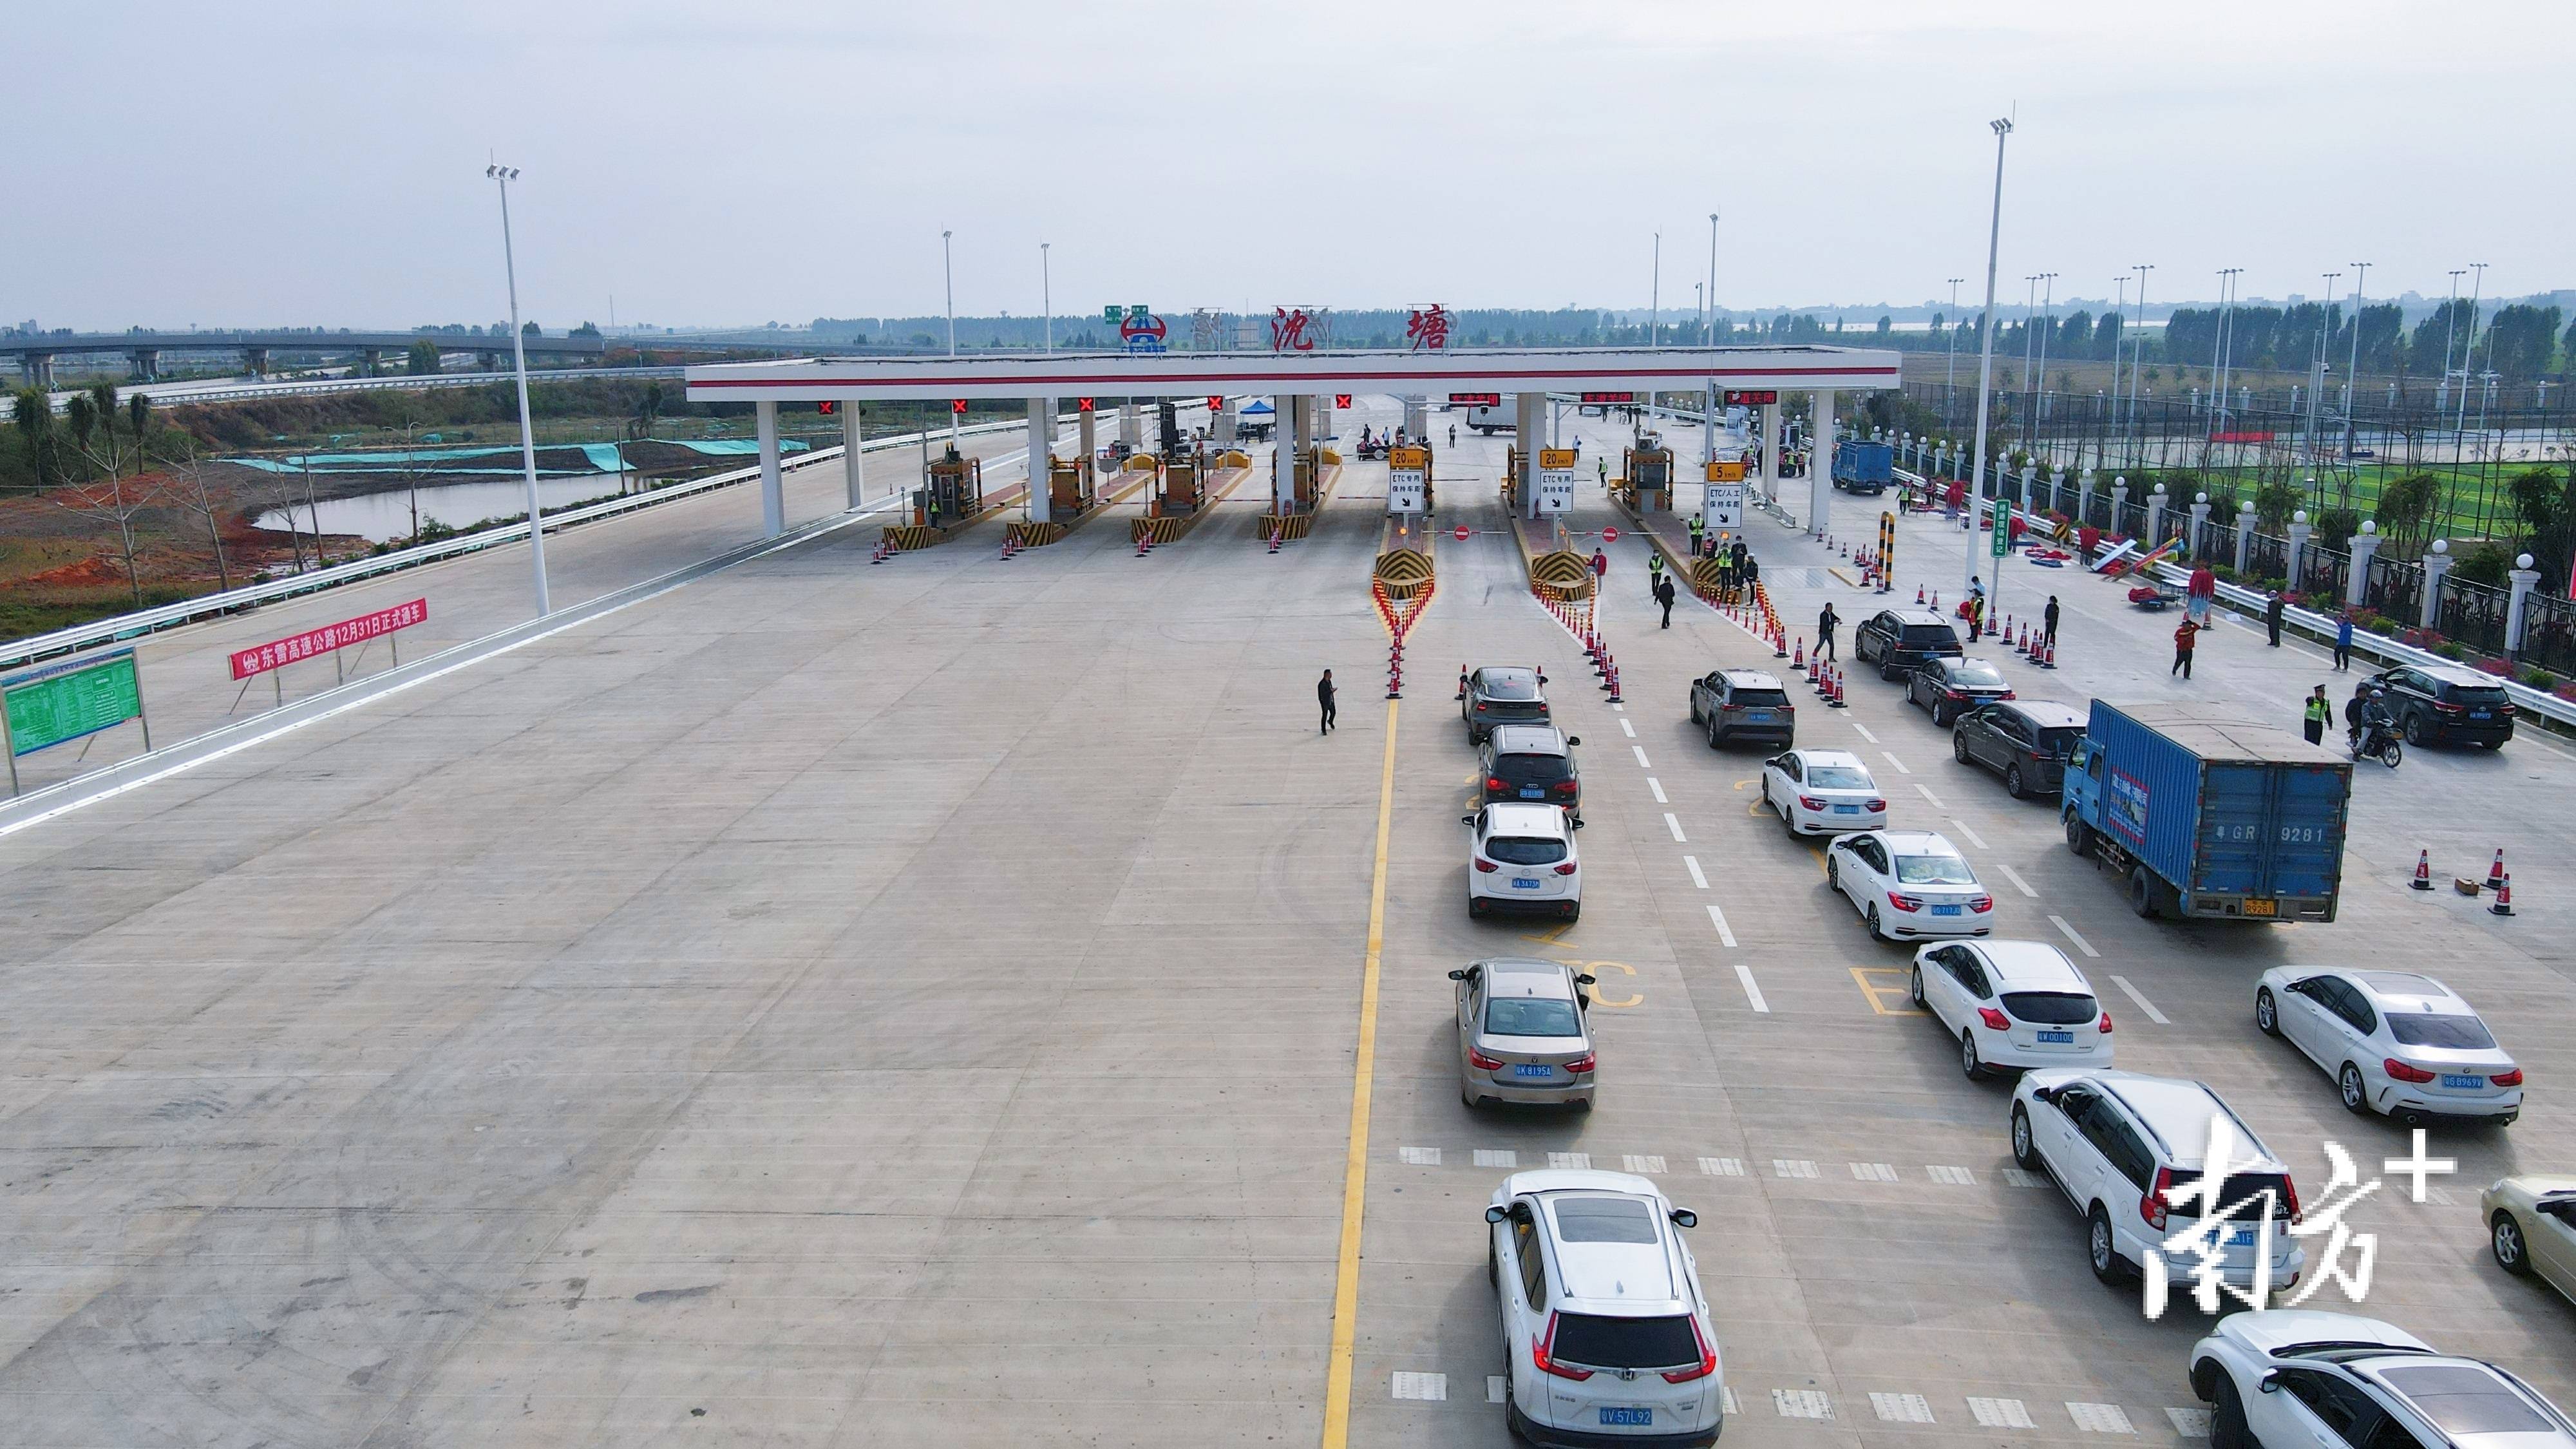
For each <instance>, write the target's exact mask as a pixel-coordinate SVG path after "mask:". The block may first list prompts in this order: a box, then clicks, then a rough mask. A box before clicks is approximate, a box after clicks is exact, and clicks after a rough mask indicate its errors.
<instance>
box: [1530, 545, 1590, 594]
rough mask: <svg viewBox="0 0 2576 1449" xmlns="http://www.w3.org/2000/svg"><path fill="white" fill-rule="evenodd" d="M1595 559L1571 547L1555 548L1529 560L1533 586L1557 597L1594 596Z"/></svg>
mask: <svg viewBox="0 0 2576 1449" xmlns="http://www.w3.org/2000/svg"><path fill="white" fill-rule="evenodd" d="M1592 585H1593V577H1592V560H1590V559H1588V558H1585V557H1584V556H1583V555H1581V554H1579V553H1575V552H1573V551H1572V550H1570V549H1562V548H1560V549H1556V550H1554V551H1552V552H1549V553H1543V554H1540V555H1539V556H1538V557H1536V558H1534V559H1532V560H1530V587H1531V588H1534V589H1536V590H1538V591H1539V592H1540V593H1542V594H1544V595H1546V596H1548V597H1550V598H1556V599H1567V600H1571V599H1588V598H1591V597H1592Z"/></svg>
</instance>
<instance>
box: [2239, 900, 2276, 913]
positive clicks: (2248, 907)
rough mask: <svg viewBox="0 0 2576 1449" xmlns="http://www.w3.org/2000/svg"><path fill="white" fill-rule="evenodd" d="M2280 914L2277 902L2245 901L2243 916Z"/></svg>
mask: <svg viewBox="0 0 2576 1449" xmlns="http://www.w3.org/2000/svg"><path fill="white" fill-rule="evenodd" d="M2280 913H2281V903H2280V902H2279V901H2247V902H2246V903H2245V914H2247V915H2249V916H2277V915H2279V914H2280Z"/></svg>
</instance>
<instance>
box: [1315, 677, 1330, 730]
mask: <svg viewBox="0 0 2576 1449" xmlns="http://www.w3.org/2000/svg"><path fill="white" fill-rule="evenodd" d="M1315 701H1316V702H1317V703H1318V704H1321V705H1322V706H1323V707H1324V723H1323V727H1322V728H1320V729H1318V730H1316V731H1315V733H1317V734H1319V735H1328V734H1331V733H1332V732H1333V729H1334V725H1333V671H1331V670H1329V669H1327V670H1325V671H1324V677H1323V678H1322V679H1319V680H1317V681H1315Z"/></svg>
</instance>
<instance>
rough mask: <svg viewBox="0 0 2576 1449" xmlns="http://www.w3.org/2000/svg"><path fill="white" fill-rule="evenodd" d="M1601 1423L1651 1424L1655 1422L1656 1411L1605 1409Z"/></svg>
mask: <svg viewBox="0 0 2576 1449" xmlns="http://www.w3.org/2000/svg"><path fill="white" fill-rule="evenodd" d="M1601 1422H1602V1423H1604V1424H1651V1423H1653V1422H1655V1411H1654V1410H1652V1409H1603V1410H1602V1411H1601Z"/></svg>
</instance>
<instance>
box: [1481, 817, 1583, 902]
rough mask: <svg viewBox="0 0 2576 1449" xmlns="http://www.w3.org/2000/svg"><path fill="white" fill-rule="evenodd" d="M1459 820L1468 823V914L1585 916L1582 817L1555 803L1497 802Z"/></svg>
mask: <svg viewBox="0 0 2576 1449" xmlns="http://www.w3.org/2000/svg"><path fill="white" fill-rule="evenodd" d="M1458 819H1459V821H1460V822H1461V823H1463V824H1465V825H1468V826H1471V827H1473V828H1474V830H1475V832H1476V836H1475V840H1474V841H1473V843H1471V844H1470V845H1469V846H1468V848H1467V914H1468V915H1471V916H1483V915H1489V914H1492V913H1494V912H1497V911H1509V912H1534V913H1537V914H1541V915H1549V916H1554V917H1556V918H1557V919H1559V920H1565V921H1572V920H1577V919H1580V918H1581V917H1582V915H1583V857H1582V856H1581V855H1580V854H1579V853H1578V852H1577V851H1576V850H1575V848H1574V832H1576V831H1578V830H1580V829H1582V828H1583V822H1582V821H1580V820H1577V819H1575V818H1574V817H1573V815H1572V814H1570V813H1569V812H1567V811H1564V810H1561V809H1559V808H1557V807H1556V806H1554V805H1522V804H1518V803H1496V804H1492V805H1488V806H1486V807H1485V808H1484V809H1482V810H1479V811H1477V812H1476V813H1474V814H1473V815H1461V816H1459V817H1458Z"/></svg>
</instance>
